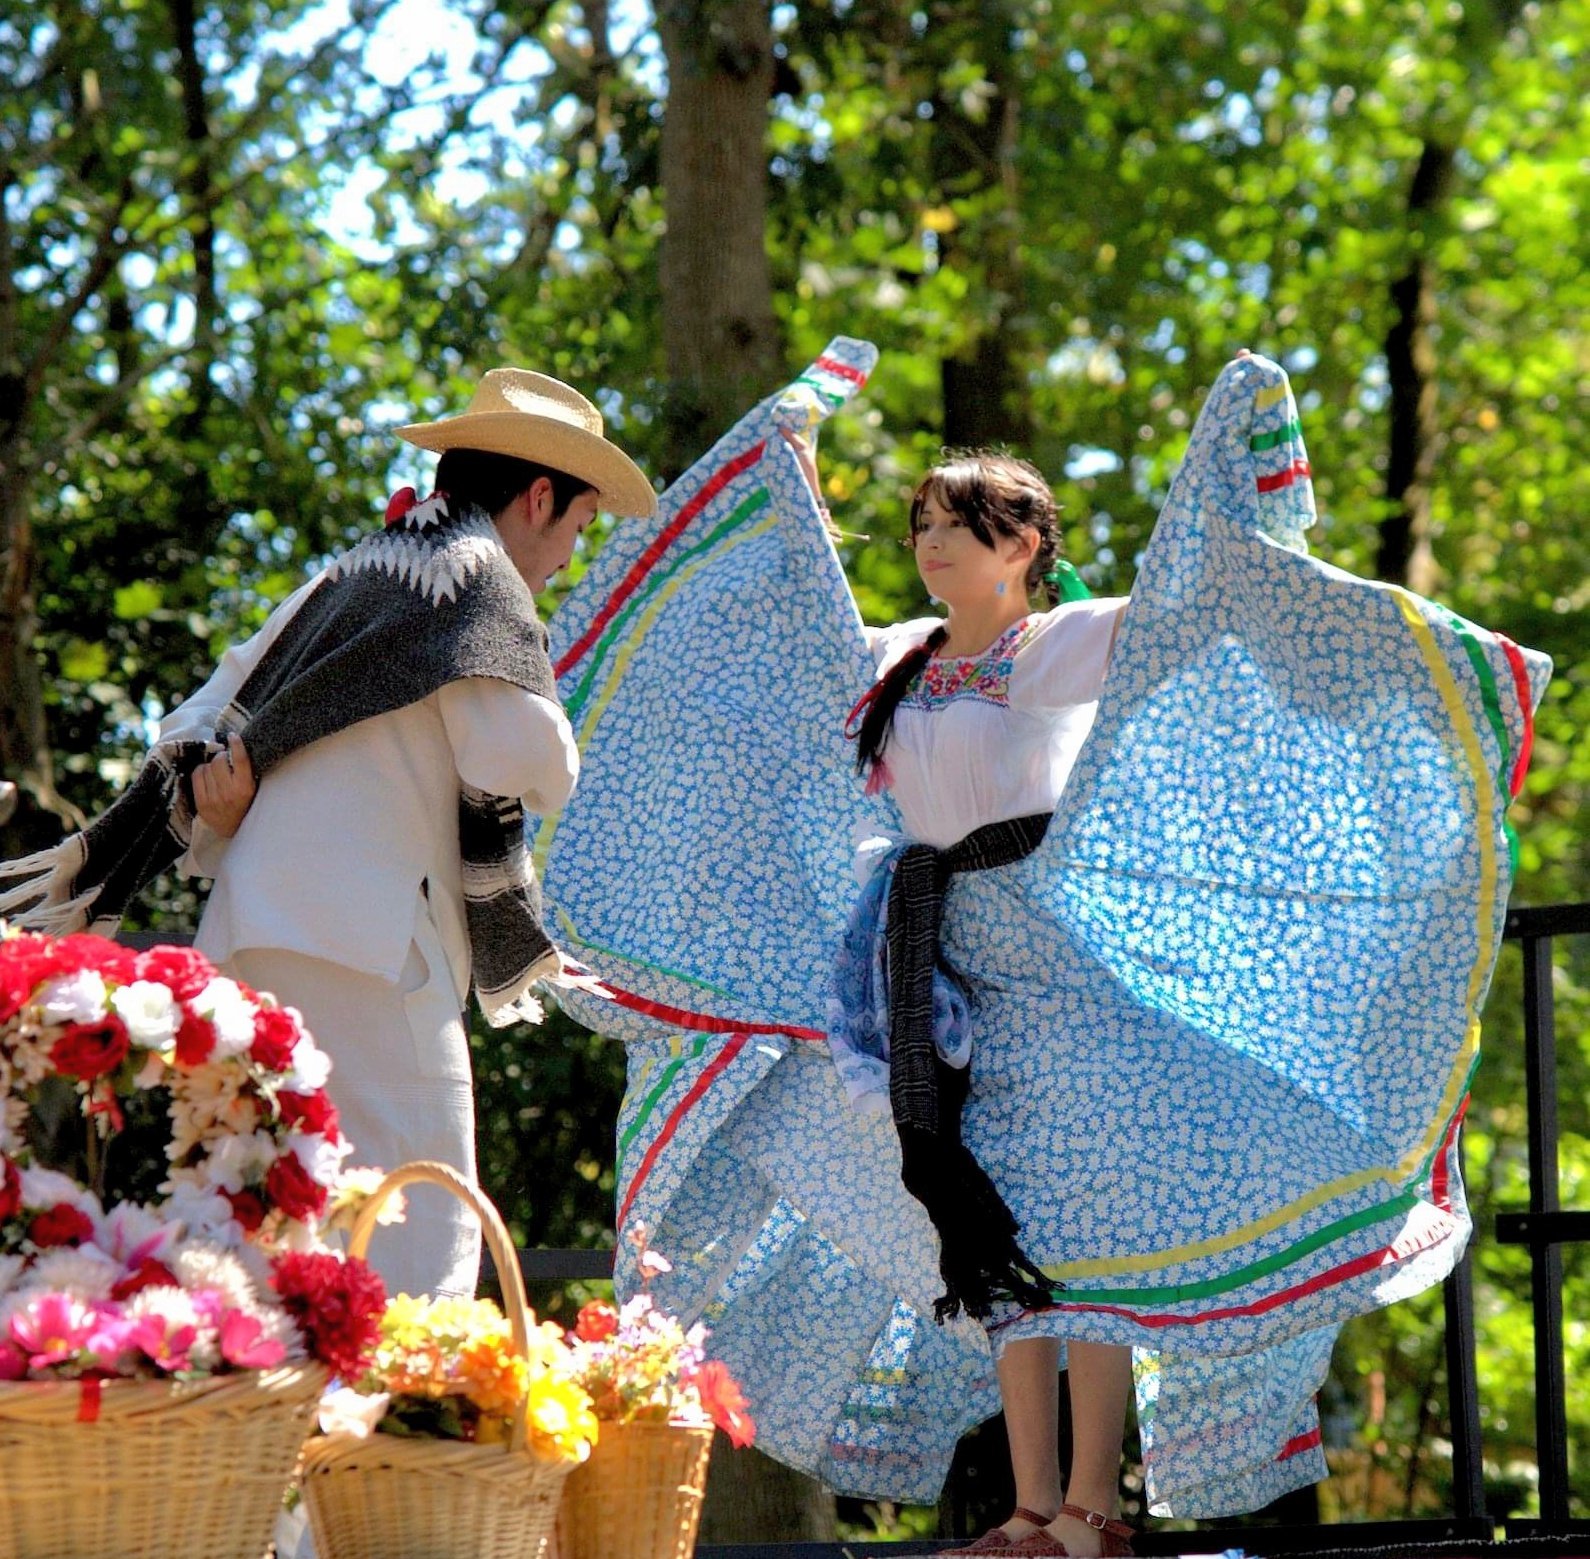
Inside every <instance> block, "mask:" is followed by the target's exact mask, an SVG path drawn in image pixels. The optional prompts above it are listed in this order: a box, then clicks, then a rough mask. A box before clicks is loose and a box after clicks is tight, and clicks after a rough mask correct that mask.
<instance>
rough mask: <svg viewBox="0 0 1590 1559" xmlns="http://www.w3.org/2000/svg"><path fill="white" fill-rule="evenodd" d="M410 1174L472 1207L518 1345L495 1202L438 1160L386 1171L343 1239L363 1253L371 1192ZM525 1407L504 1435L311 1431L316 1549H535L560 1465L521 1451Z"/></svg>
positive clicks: (307, 1468) (523, 1316)
mask: <svg viewBox="0 0 1590 1559" xmlns="http://www.w3.org/2000/svg"><path fill="white" fill-rule="evenodd" d="M417 1184H418V1185H437V1186H441V1187H443V1188H444V1189H445V1190H448V1191H451V1192H452V1193H453V1194H454V1195H455V1196H457V1197H458V1198H459V1199H460V1200H462V1201H463V1202H465V1203H466V1204H467V1205H468V1206H469V1207H471V1208H473V1209H474V1212H475V1215H476V1217H478V1218H479V1219H480V1223H481V1228H482V1230H483V1231H484V1233H485V1236H486V1245H487V1247H488V1249H489V1250H490V1251H491V1257H492V1260H493V1261H494V1262H495V1263H496V1266H497V1275H498V1277H499V1278H500V1279H501V1282H502V1291H503V1307H504V1309H505V1311H506V1312H507V1317H508V1321H509V1324H510V1325H511V1326H512V1328H513V1335H514V1340H515V1341H516V1342H517V1343H518V1344H519V1346H520V1347H521V1348H526V1347H527V1344H528V1339H529V1330H528V1328H529V1306H528V1303H527V1302H526V1299H525V1291H524V1280H523V1278H522V1277H521V1276H520V1273H519V1262H518V1258H517V1257H516V1255H515V1253H514V1249H513V1243H512V1241H511V1240H510V1239H509V1237H508V1231H507V1230H506V1229H505V1228H504V1227H503V1223H502V1219H501V1218H499V1217H498V1216H497V1210H496V1208H494V1207H493V1206H492V1205H491V1203H490V1202H488V1201H487V1200H486V1198H485V1197H484V1196H482V1195H481V1194H480V1192H479V1191H477V1190H476V1189H475V1187H474V1186H472V1185H470V1184H469V1182H468V1181H467V1180H465V1179H464V1177H463V1176H462V1175H460V1174H459V1173H458V1172H457V1171H456V1170H453V1169H449V1168H448V1167H447V1165H445V1164H433V1163H427V1162H419V1163H413V1164H405V1165H404V1166H403V1167H402V1168H401V1169H395V1170H393V1172H392V1173H391V1174H390V1175H388V1176H387V1177H386V1179H385V1180H383V1181H382V1182H381V1184H380V1186H379V1187H378V1188H377V1190H376V1192H375V1195H374V1196H372V1197H371V1198H370V1200H369V1201H368V1202H367V1203H365V1205H364V1207H363V1208H362V1209H361V1210H360V1213H359V1217H358V1220H357V1221H356V1223H355V1224H354V1229H353V1235H352V1237H351V1239H350V1240H349V1250H350V1251H351V1252H352V1253H353V1254H354V1255H356V1256H362V1255H363V1254H364V1253H365V1250H366V1249H367V1248H368V1246H369V1243H370V1234H371V1231H372V1230H373V1229H374V1227H375V1220H376V1214H377V1213H378V1212H379V1211H380V1209H381V1205H382V1203H383V1202H384V1201H385V1200H386V1199H387V1197H388V1196H390V1195H391V1194H392V1193H393V1192H395V1191H398V1190H401V1189H402V1188H403V1187H404V1186H406V1185H417ZM525 1411H526V1408H525V1404H523V1403H521V1404H520V1408H519V1412H518V1413H517V1414H516V1415H515V1417H514V1423H513V1434H512V1438H511V1439H510V1441H509V1443H508V1444H507V1445H470V1444H466V1443H464V1442H461V1441H457V1440H428V1439H401V1438H399V1437H397V1436H395V1435H385V1434H373V1435H369V1436H367V1437H366V1438H364V1439H356V1438H354V1437H353V1436H352V1435H342V1434H336V1435H318V1436H316V1437H314V1438H313V1439H311V1440H310V1441H309V1442H308V1444H306V1445H305V1446H304V1456H303V1463H302V1466H301V1469H300V1482H301V1486H302V1488H303V1492H304V1497H305V1500H306V1501H307V1503H308V1506H309V1524H310V1528H311V1530H312V1531H313V1533H314V1538H315V1551H316V1553H317V1554H318V1556H319V1559H541V1556H542V1555H543V1554H544V1553H545V1552H546V1549H547V1547H548V1543H549V1539H550V1537H551V1534H552V1527H553V1523H554V1521H555V1520H556V1519H557V1511H558V1495H559V1494H560V1493H561V1492H562V1489H563V1481H564V1479H565V1478H566V1477H567V1476H568V1473H569V1466H570V1465H571V1464H569V1463H548V1462H543V1461H540V1460H538V1459H537V1458H535V1457H534V1456H532V1455H531V1454H530V1452H529V1451H528V1450H527V1449H526V1428H525Z"/></svg>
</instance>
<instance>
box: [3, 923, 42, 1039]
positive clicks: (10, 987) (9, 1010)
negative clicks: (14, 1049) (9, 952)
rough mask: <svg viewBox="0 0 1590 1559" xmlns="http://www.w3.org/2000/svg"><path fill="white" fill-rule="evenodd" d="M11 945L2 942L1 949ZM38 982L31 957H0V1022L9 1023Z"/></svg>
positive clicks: (24, 1003)
mask: <svg viewBox="0 0 1590 1559" xmlns="http://www.w3.org/2000/svg"><path fill="white" fill-rule="evenodd" d="M10 945H11V944H10V943H8V942H0V950H3V949H4V948H6V947H9V946H10ZM37 984H38V981H37V980H35V979H34V977H33V960H32V959H31V958H0V1023H9V1022H10V1021H11V1020H12V1018H14V1017H15V1016H16V1015H17V1014H18V1013H19V1012H20V1011H21V1010H22V1008H23V1007H24V1005H26V1003H27V999H28V997H30V996H31V995H32V994H33V990H34V987H35V986H36V985H37Z"/></svg>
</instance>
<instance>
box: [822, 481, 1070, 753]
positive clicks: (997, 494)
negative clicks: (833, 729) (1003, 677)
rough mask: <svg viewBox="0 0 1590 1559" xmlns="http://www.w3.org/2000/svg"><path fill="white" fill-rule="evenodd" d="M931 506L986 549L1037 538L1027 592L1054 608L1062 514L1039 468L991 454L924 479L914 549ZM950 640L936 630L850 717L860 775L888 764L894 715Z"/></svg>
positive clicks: (916, 501)
mask: <svg viewBox="0 0 1590 1559" xmlns="http://www.w3.org/2000/svg"><path fill="white" fill-rule="evenodd" d="M929 498H937V499H938V501H939V502H940V503H941V504H943V505H944V507H945V508H946V509H948V510H949V511H950V513H951V514H953V515H955V516H956V517H957V518H958V519H961V520H964V521H965V522H966V526H967V529H968V530H970V531H971V533H972V534H973V535H974V536H975V537H976V538H977V539H978V540H979V541H980V542H982V544H983V545H984V546H985V547H989V548H992V547H993V545H994V537H995V536H996V535H999V536H1020V535H1022V534H1023V533H1024V532H1026V531H1036V532H1037V533H1038V550H1037V551H1036V552H1035V553H1034V554H1033V558H1032V562H1031V563H1029V564H1028V566H1027V592H1028V594H1029V595H1030V594H1031V593H1032V592H1033V591H1034V590H1036V589H1037V588H1038V587H1039V586H1040V585H1042V586H1043V588H1044V593H1045V594H1046V595H1047V596H1048V598H1049V604H1050V605H1051V606H1053V605H1055V604H1056V603H1057V602H1058V601H1059V592H1058V590H1057V589H1056V587H1055V586H1054V584H1053V583H1052V582H1051V581H1050V580H1049V579H1048V578H1047V577H1046V576H1047V574H1048V573H1049V570H1050V568H1051V567H1052V566H1053V564H1054V560H1055V557H1056V556H1057V554H1058V552H1059V549H1060V537H1059V531H1058V526H1057V524H1056V517H1057V515H1058V514H1059V509H1058V507H1057V506H1056V504H1055V501H1054V494H1053V493H1052V492H1050V491H1049V484H1048V483H1047V482H1046V481H1044V479H1043V473H1042V472H1041V471H1040V470H1039V469H1038V468H1037V466H1035V465H1032V464H1031V463H1030V462H1028V461H1026V460H1017V459H1016V458H1015V456H1013V455H1002V454H999V453H998V452H997V451H994V450H987V449H973V450H966V451H956V452H954V453H952V454H950V456H949V458H948V459H947V460H946V461H945V462H944V464H943V465H940V466H935V467H934V468H933V469H932V470H931V471H929V472H928V474H927V475H926V476H925V477H923V478H922V481H921V482H920V483H919V484H918V486H917V490H916V492H915V493H913V494H912V495H911V543H912V544H913V545H914V544H915V541H916V535H917V532H918V531H919V530H920V529H921V525H922V510H923V508H924V507H925V506H926V504H927V501H928V499H929ZM945 633H946V629H944V628H943V627H938V628H935V629H934V630H933V631H932V633H930V634H929V635H928V636H927V638H926V639H925V640H924V641H923V642H922V643H921V644H919V645H918V646H917V647H916V648H915V649H914V650H911V651H909V652H908V653H907V654H905V655H902V656H901V657H900V659H899V660H898V661H897V662H896V663H895V664H894V665H893V666H891V667H890V668H889V670H888V671H887V672H885V673H884V675H883V676H882V677H880V678H879V679H878V680H877V681H876V682H875V683H873V685H872V687H871V688H870V689H868V691H867V693H866V695H865V697H863V699H862V700H861V702H860V703H859V704H857V705H856V707H855V709H853V710H852V711H851V720H852V722H854V721H855V719H856V717H857V716H858V715H859V716H860V718H861V724H860V727H859V729H858V730H857V731H856V771H857V772H858V773H860V774H868V773H870V772H871V771H873V770H875V769H876V768H877V767H878V765H880V764H881V763H882V762H883V750H884V748H885V747H886V746H887V745H888V743H889V733H890V731H891V730H892V729H893V728H894V712H895V710H896V709H898V708H899V707H900V700H901V699H903V698H904V697H905V695H906V693H907V692H908V691H909V690H910V687H911V684H912V683H913V682H914V681H915V680H916V678H917V675H918V674H919V673H920V672H921V670H922V668H923V667H924V666H925V665H926V664H927V663H928V661H929V660H930V659H932V657H933V653H934V651H936V650H937V649H938V647H939V646H940V645H941V644H943V642H944V638H945Z"/></svg>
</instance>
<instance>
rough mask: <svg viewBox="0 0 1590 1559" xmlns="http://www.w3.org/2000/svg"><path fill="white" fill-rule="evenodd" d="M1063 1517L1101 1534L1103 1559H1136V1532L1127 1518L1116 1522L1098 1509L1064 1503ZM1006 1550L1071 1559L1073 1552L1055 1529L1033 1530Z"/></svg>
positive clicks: (1037, 1558)
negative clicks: (1057, 1534)
mask: <svg viewBox="0 0 1590 1559" xmlns="http://www.w3.org/2000/svg"><path fill="white" fill-rule="evenodd" d="M1060 1514H1061V1515H1062V1516H1070V1517H1071V1519H1072V1520H1073V1521H1081V1522H1083V1523H1084V1524H1085V1525H1087V1526H1090V1527H1092V1528H1093V1530H1094V1531H1095V1532H1097V1533H1098V1534H1099V1542H1100V1544H1101V1545H1102V1546H1101V1547H1100V1549H1099V1553H1100V1554H1101V1555H1102V1559H1132V1555H1133V1549H1132V1538H1133V1537H1134V1536H1135V1535H1136V1534H1135V1533H1134V1532H1133V1531H1132V1529H1131V1527H1129V1526H1128V1525H1127V1524H1126V1523H1125V1522H1124V1521H1112V1520H1111V1519H1110V1518H1109V1517H1108V1516H1106V1515H1101V1514H1100V1513H1099V1512H1098V1511H1096V1510H1084V1509H1083V1508H1082V1507H1081V1506H1080V1505H1062V1506H1061V1507H1060ZM1005 1552H1006V1553H1007V1554H1008V1555H1010V1556H1011V1559H1015V1556H1017V1555H1020V1556H1021V1559H1071V1551H1070V1549H1068V1548H1067V1547H1066V1545H1065V1544H1064V1543H1062V1542H1061V1541H1060V1539H1059V1538H1058V1537H1056V1536H1055V1535H1054V1533H1052V1532H1047V1531H1040V1532H1029V1533H1028V1534H1027V1535H1026V1536H1025V1537H1023V1538H1018V1539H1017V1540H1016V1541H1015V1542H1013V1543H1012V1544H1011V1545H1010V1547H1009V1548H1007V1549H1006V1550H1005Z"/></svg>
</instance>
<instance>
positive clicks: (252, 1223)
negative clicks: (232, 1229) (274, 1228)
mask: <svg viewBox="0 0 1590 1559" xmlns="http://www.w3.org/2000/svg"><path fill="white" fill-rule="evenodd" d="M221 1195H222V1196H224V1197H225V1198H226V1199H227V1201H229V1202H230V1203H231V1204H232V1217H233V1218H234V1219H236V1220H237V1224H238V1227H239V1228H241V1229H242V1231H243V1232H244V1233H245V1234H253V1233H254V1232H255V1231H256V1230H257V1229H258V1228H259V1226H260V1225H261V1224H262V1223H264V1222H265V1204H264V1202H262V1201H261V1200H260V1199H259V1196H258V1195H257V1194H256V1193H255V1192H253V1191H223V1192H222V1193H221Z"/></svg>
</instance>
